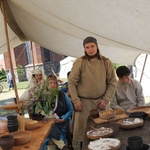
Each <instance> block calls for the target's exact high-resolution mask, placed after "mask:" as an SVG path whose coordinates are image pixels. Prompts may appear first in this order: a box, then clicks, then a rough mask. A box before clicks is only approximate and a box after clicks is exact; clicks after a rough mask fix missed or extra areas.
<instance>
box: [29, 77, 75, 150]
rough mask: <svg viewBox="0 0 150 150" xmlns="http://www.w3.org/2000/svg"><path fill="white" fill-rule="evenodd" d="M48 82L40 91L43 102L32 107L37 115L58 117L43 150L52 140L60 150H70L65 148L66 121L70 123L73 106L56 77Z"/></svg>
mask: <svg viewBox="0 0 150 150" xmlns="http://www.w3.org/2000/svg"><path fill="white" fill-rule="evenodd" d="M46 81H47V82H46V84H48V85H46V86H45V85H43V86H42V89H41V90H40V93H41V95H40V96H39V97H40V99H41V100H39V101H36V102H35V103H34V105H36V106H35V107H32V108H33V109H34V112H35V113H40V114H41V115H43V116H46V117H48V116H51V115H52V116H53V115H54V114H55V117H56V121H55V124H54V125H53V127H52V129H51V132H50V133H49V135H48V137H47V138H46V140H45V141H44V144H43V147H42V150H46V148H47V146H48V142H49V141H50V140H52V141H53V142H54V143H55V144H56V146H57V147H58V148H59V149H62V150H69V149H68V148H67V147H66V146H65V143H66V121H69V120H70V117H71V115H72V111H73V108H72V104H71V102H70V100H69V98H68V96H67V95H66V94H65V93H64V92H62V91H60V90H59V89H58V81H57V78H56V77H55V76H53V75H50V76H48V77H47V80H46ZM45 87H46V91H45ZM43 96H44V97H43ZM32 106H33V105H32ZM30 108H31V106H30Z"/></svg>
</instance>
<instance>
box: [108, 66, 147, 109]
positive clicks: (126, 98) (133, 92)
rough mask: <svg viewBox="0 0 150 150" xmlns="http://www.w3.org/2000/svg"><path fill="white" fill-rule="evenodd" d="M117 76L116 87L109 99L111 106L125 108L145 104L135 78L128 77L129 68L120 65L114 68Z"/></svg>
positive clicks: (139, 85)
mask: <svg viewBox="0 0 150 150" xmlns="http://www.w3.org/2000/svg"><path fill="white" fill-rule="evenodd" d="M116 73H117V76H118V82H117V89H116V92H115V95H114V97H113V99H112V100H111V105H110V106H111V108H121V109H123V110H127V109H129V108H131V107H135V106H143V105H144V104H145V100H144V95H143V88H142V86H141V84H140V83H139V82H138V81H136V80H135V79H132V78H130V70H129V68H128V67H126V66H120V67H118V68H117V70H116Z"/></svg>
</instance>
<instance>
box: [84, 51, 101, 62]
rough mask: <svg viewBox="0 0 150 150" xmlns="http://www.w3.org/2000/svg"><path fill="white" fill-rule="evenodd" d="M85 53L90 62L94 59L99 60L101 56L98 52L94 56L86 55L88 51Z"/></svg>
mask: <svg viewBox="0 0 150 150" xmlns="http://www.w3.org/2000/svg"><path fill="white" fill-rule="evenodd" d="M84 53H85V56H86V57H87V58H88V60H90V59H92V58H98V56H99V53H98V52H97V53H96V54H95V55H93V56H90V55H88V54H87V53H86V51H85V52H84Z"/></svg>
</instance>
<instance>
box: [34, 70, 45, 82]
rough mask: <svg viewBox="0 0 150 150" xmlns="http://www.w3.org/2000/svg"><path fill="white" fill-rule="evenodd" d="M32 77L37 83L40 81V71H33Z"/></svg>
mask: <svg viewBox="0 0 150 150" xmlns="http://www.w3.org/2000/svg"><path fill="white" fill-rule="evenodd" d="M32 77H33V78H35V80H36V81H37V82H40V81H42V79H43V77H42V71H41V70H40V69H34V70H33V71H32Z"/></svg>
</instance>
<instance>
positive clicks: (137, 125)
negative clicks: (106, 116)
mask: <svg viewBox="0 0 150 150" xmlns="http://www.w3.org/2000/svg"><path fill="white" fill-rule="evenodd" d="M126 119H128V120H129V121H130V120H132V119H135V118H126ZM126 119H122V120H119V121H118V124H119V126H120V128H123V129H134V128H137V127H141V126H142V125H143V123H144V121H143V119H142V118H139V119H140V120H141V122H138V123H135V124H125V123H124V122H123V121H124V120H126Z"/></svg>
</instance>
